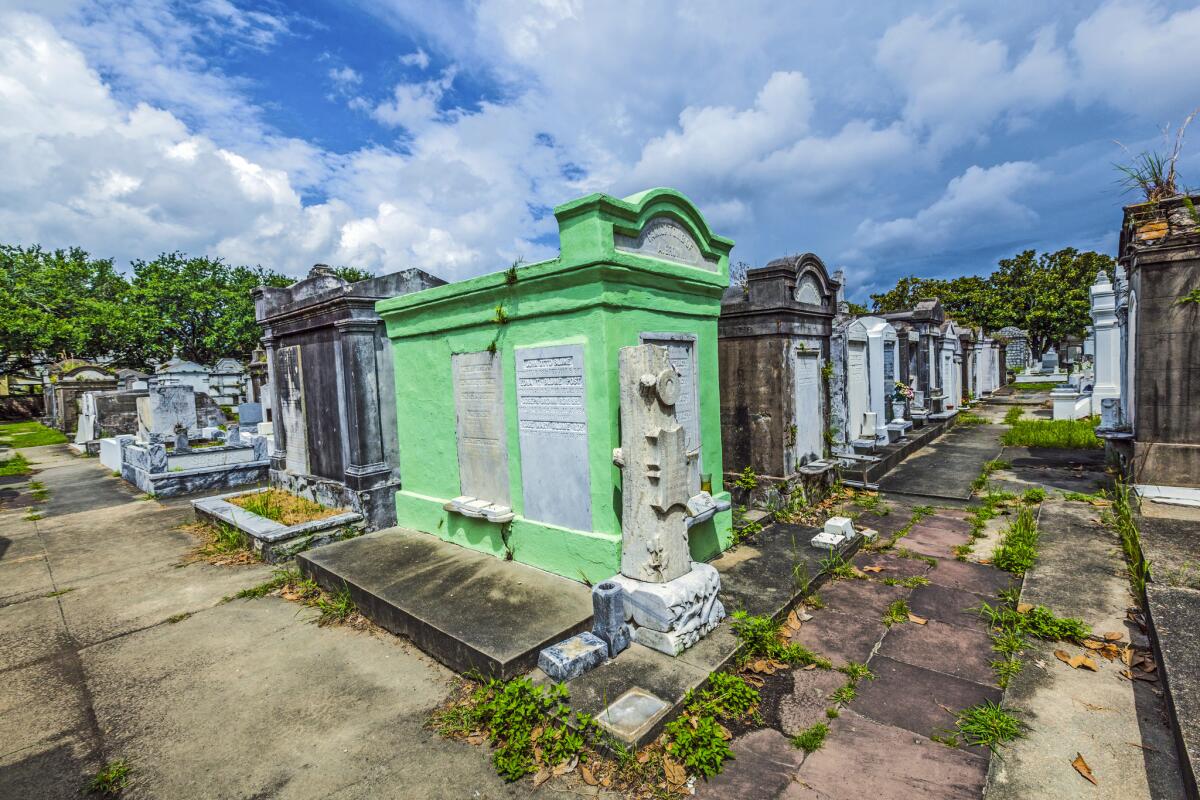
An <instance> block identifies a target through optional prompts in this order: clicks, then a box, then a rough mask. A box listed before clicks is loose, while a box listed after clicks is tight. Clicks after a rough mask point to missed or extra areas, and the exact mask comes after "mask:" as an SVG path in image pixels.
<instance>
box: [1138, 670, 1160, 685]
mask: <svg viewBox="0 0 1200 800" xmlns="http://www.w3.org/2000/svg"><path fill="white" fill-rule="evenodd" d="M1133 679H1134V680H1135V681H1145V682H1146V683H1155V682H1157V681H1158V676H1157V675H1148V674H1146V673H1145V672H1139V673H1137V674H1136V675H1134V676H1133Z"/></svg>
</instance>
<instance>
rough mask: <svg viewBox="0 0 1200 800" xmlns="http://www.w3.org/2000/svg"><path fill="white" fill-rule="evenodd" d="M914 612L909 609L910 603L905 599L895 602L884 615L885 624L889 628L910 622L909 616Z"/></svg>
mask: <svg viewBox="0 0 1200 800" xmlns="http://www.w3.org/2000/svg"><path fill="white" fill-rule="evenodd" d="M911 613H912V611H911V610H909V608H908V601H907V600H905V599H904V598H900V599H899V600H893V601H892V604H891V605H889V606H888V609H887V611H886V612H885V613H884V615H883V624H884V625H886V626H888V627H889V628H890V627H892V626H893V625H898V624H900V623H902V622H908V615H909V614H911Z"/></svg>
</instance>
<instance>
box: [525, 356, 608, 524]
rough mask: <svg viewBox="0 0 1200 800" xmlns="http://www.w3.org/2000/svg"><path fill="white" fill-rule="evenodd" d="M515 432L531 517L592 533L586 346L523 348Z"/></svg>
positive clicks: (529, 516) (527, 516)
mask: <svg viewBox="0 0 1200 800" xmlns="http://www.w3.org/2000/svg"><path fill="white" fill-rule="evenodd" d="M516 357H517V430H518V439H519V441H520V445H521V483H522V486H523V487H524V494H523V496H524V500H525V511H524V515H525V517H526V518H527V519H532V520H537V521H538V522H547V523H550V524H551V525H561V526H562V527H564V528H573V529H575V530H582V531H590V530H591V529H592V497H591V477H590V471H589V462H588V435H587V434H588V423H587V403H586V399H585V395H584V381H583V345H578V344H570V345H559V346H555V347H520V348H517V351H516Z"/></svg>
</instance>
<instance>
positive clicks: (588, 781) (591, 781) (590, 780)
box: [579, 764, 600, 786]
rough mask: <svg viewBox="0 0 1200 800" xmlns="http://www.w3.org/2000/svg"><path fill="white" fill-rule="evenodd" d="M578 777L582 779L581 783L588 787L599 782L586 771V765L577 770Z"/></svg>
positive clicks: (590, 772)
mask: <svg viewBox="0 0 1200 800" xmlns="http://www.w3.org/2000/svg"><path fill="white" fill-rule="evenodd" d="M579 777H581V778H583V782H584V783H586V784H587V785H588V786H595V785H596V784H598V783H600V781H598V780H596V776H595V775H593V774H592V771H591V770H590V769H588V766H587V764H584V765H583V766H582V767H580V768H579Z"/></svg>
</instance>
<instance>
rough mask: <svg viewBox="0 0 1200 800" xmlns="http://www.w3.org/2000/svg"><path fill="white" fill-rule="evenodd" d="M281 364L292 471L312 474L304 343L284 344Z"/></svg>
mask: <svg viewBox="0 0 1200 800" xmlns="http://www.w3.org/2000/svg"><path fill="white" fill-rule="evenodd" d="M275 363H276V365H277V367H278V374H277V376H276V384H277V388H278V391H279V414H280V416H281V417H282V419H281V420H280V423H281V425H282V427H283V431H284V447H286V448H287V449H286V451H285V452H286V454H287V455H286V458H285V461H284V465H285V467H286V469H287V471H288V472H294V473H297V474H300V475H307V474H308V471H309V470H308V429H307V425H305V423H304V367H303V364H302V363H301V360H300V346H299V345H292V346H291V347H281V348H279V350H278V351H276V354H275Z"/></svg>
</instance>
